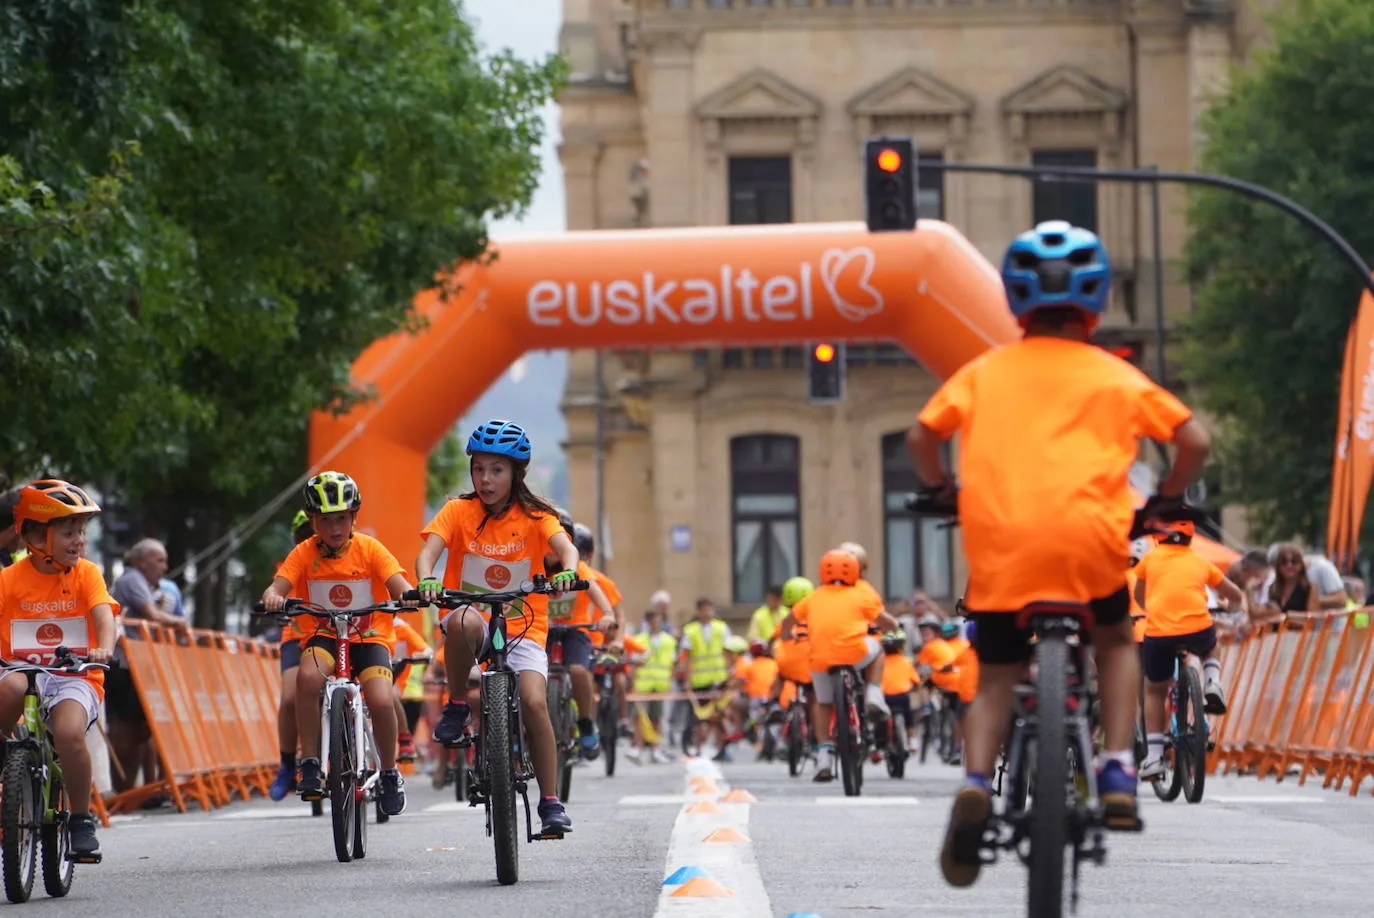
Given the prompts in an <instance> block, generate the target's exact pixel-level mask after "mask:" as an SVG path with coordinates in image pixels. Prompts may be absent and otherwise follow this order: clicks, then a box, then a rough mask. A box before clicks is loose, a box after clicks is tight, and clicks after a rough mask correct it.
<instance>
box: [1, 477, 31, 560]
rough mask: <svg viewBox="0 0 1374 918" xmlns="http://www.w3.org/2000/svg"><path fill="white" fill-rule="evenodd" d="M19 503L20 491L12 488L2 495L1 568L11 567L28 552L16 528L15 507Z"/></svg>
mask: <svg viewBox="0 0 1374 918" xmlns="http://www.w3.org/2000/svg"><path fill="white" fill-rule="evenodd" d="M17 503H19V489H18V488H11V489H10V490H8V491H5V492H4V493H3V494H0V568H5V567H9V566H10V565H11V564H13V563H14V562H16V561H18V560H19V559H20V558H22V557H24V555H25V554H27V552H25V551H24V550H23V544H22V542H21V541H20V538H19V530H18V529H15V528H14V505H15V504H17Z"/></svg>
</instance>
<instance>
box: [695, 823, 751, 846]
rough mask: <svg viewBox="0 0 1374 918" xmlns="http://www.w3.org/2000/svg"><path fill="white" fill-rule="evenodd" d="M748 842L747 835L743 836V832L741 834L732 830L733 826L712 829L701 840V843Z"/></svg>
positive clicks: (736, 830) (734, 829) (737, 830)
mask: <svg viewBox="0 0 1374 918" xmlns="http://www.w3.org/2000/svg"><path fill="white" fill-rule="evenodd" d="M748 840H749V836H748V835H745V834H744V833H743V832H741V831H740V830H739V829H736V828H734V827H733V826H724V827H723V828H719V829H713V830H712V831H711V832H710V833H708V834H707V836H706V837H705V838H703V839H702V841H704V842H747V841H748Z"/></svg>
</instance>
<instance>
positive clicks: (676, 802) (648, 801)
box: [619, 794, 695, 806]
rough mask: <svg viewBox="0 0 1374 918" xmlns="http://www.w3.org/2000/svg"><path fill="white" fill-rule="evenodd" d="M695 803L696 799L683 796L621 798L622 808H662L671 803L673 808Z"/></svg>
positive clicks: (640, 795)
mask: <svg viewBox="0 0 1374 918" xmlns="http://www.w3.org/2000/svg"><path fill="white" fill-rule="evenodd" d="M694 801H695V798H693V797H684V796H683V795H682V794H631V795H629V796H628V797H621V798H620V801H619V803H620V805H621V806H662V805H665V804H669V803H671V804H672V805H673V806H682V805H683V804H684V803H692V802H694Z"/></svg>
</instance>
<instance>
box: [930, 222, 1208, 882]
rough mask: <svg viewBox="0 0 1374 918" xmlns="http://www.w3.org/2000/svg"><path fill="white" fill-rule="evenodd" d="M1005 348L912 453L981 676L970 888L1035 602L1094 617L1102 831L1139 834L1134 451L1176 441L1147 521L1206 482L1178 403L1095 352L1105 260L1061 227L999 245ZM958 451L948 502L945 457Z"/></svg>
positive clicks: (950, 846) (958, 812)
mask: <svg viewBox="0 0 1374 918" xmlns="http://www.w3.org/2000/svg"><path fill="white" fill-rule="evenodd" d="M1002 279H1003V282H1004V284H1005V287H1006V292H1007V297H1008V301H1009V305H1010V307H1011V311H1012V314H1013V315H1015V316H1016V318H1017V320H1018V321H1019V323H1020V325H1021V327H1022V328H1023V329H1024V332H1025V334H1024V337H1023V338H1022V339H1021V340H1020V341H1017V342H1014V343H1011V344H1007V345H1003V346H1001V347H996V348H993V349H992V350H991V351H989V352H987V353H985V354H983V355H982V356H980V357H978V358H977V359H975V360H973V361H971V362H970V363H968V364H966V365H965V366H963V367H962V368H960V369H959V370H958V371H957V372H955V373H954V374H953V375H952V376H951V377H950V378H949V379H948V380H947V381H946V382H945V384H944V385H943V386H941V387H940V390H939V391H938V392H936V393H935V395H934V396H933V397H932V398H931V399H930V401H929V402H928V403H927V404H926V406H925V407H924V408H923V409H922V411H921V413H920V416H919V419H918V422H917V423H916V425H915V426H914V427H912V429H911V432H910V433H909V434H908V437H907V449H908V452H909V453H910V455H911V460H912V463H913V464H914V466H915V468H916V472H917V474H918V476H919V477H920V478H921V479H922V481H923V482H924V483H925V484H926V485H927V486H928V487H929V488H930V490H931V492H934V493H935V494H937V495H938V496H939V497H941V498H944V499H952V498H954V497H955V496H956V495H957V500H958V512H959V518H960V522H961V524H962V526H963V531H964V551H965V555H966V557H967V559H968V566H969V589H968V595H967V597H966V599H965V602H966V604H967V606H968V609H969V613H968V615H969V618H971V619H972V621H973V622H974V623H975V625H976V628H975V640H976V644H975V645H974V650H975V651H976V652H977V654H978V659H979V662H980V672H979V682H978V688H977V694H976V696H975V698H974V702H973V704H972V706H971V707H970V709H969V711H968V714H967V715H966V717H965V723H964V732H965V757H964V762H965V772H966V773H967V781H966V783H965V785H964V787H963V788H962V789H961V790H960V791H959V792H958V794H957V795H956V796H955V799H954V806H953V812H952V814H951V817H950V823H949V829H948V831H947V833H946V835H945V842H944V845H943V847H942V850H941V853H940V866H941V869H942V870H943V872H944V875H945V879H946V880H947V881H949V883H951V884H952V885H955V886H968V885H970V884H971V883H973V882H974V881H975V880H976V879H977V878H978V872H979V869H980V866H981V863H980V861H979V859H978V857H977V849H978V847H979V842H978V841H976V840H975V839H980V838H981V829H982V827H983V826H984V825H985V824H986V822H987V820H988V818H989V816H990V814H991V810H992V799H991V788H990V785H989V775H990V774H991V773H992V768H993V765H994V762H995V759H996V756H997V753H998V750H999V749H1000V748H1001V746H1002V742H1003V739H1004V735H1005V733H1006V728H1007V725H1008V724H1009V723H1010V722H1011V712H1012V692H1013V688H1014V687H1015V685H1016V683H1017V682H1018V681H1019V680H1020V679H1021V677H1022V675H1023V673H1024V669H1025V664H1026V663H1027V661H1028V660H1029V659H1030V656H1031V646H1030V637H1031V635H1030V633H1029V631H1028V630H1023V629H1020V628H1018V627H1017V625H1016V618H1015V613H1016V612H1017V611H1019V610H1020V609H1022V608H1024V607H1025V606H1027V605H1028V604H1030V603H1033V602H1036V601H1041V600H1044V601H1060V602H1076V603H1082V604H1084V605H1086V606H1088V607H1089V608H1090V609H1091V612H1092V615H1093V628H1092V629H1091V641H1092V644H1093V647H1094V652H1095V656H1096V660H1097V667H1098V688H1099V693H1100V695H1101V703H1102V719H1103V727H1104V731H1105V734H1106V744H1105V750H1104V752H1103V754H1102V755H1101V756H1100V758H1099V761H1098V763H1097V777H1098V790H1099V793H1100V795H1101V798H1102V804H1103V810H1104V821H1105V823H1106V825H1107V827H1108V828H1111V829H1127V830H1132V829H1139V828H1140V826H1141V823H1140V817H1139V814H1138V812H1137V807H1136V788H1137V785H1138V781H1137V778H1136V773H1135V761H1134V753H1133V749H1132V746H1133V740H1134V733H1135V722H1136V699H1137V695H1138V693H1139V691H1140V661H1139V655H1138V653H1137V651H1136V647H1135V642H1134V640H1133V639H1132V636H1131V624H1130V617H1129V610H1130V599H1129V597H1128V595H1127V591H1126V567H1127V560H1128V545H1129V543H1130V539H1129V535H1130V531H1131V524H1132V521H1133V518H1134V509H1133V508H1134V499H1133V494H1132V491H1131V488H1130V485H1129V483H1128V482H1127V472H1128V470H1129V469H1130V466H1131V464H1132V463H1133V462H1134V461H1135V459H1136V456H1137V454H1138V451H1139V441H1140V439H1141V438H1144V437H1150V438H1154V439H1156V440H1161V441H1166V440H1172V441H1173V442H1174V443H1175V444H1176V445H1177V456H1176V457H1175V461H1174V465H1173V468H1172V470H1171V471H1170V473H1169V475H1168V477H1167V478H1166V479H1165V480H1164V481H1163V482H1162V483H1161V484H1160V486H1159V493H1158V494H1157V495H1156V496H1155V497H1153V498H1151V500H1150V502H1149V506H1150V507H1151V508H1159V509H1161V510H1162V509H1165V508H1166V507H1167V506H1169V505H1174V506H1177V505H1179V504H1180V503H1181V501H1182V497H1181V495H1182V493H1183V489H1184V488H1185V487H1186V486H1187V485H1188V483H1189V482H1190V481H1191V480H1192V479H1193V478H1194V477H1195V476H1196V475H1197V473H1198V472H1199V471H1200V470H1201V468H1202V464H1203V460H1204V459H1205V457H1206V455H1207V451H1208V448H1209V441H1208V437H1207V433H1206V431H1205V430H1204V429H1203V428H1202V426H1201V424H1199V423H1198V422H1197V421H1196V420H1195V419H1194V418H1193V416H1192V413H1191V412H1190V411H1189V410H1188V408H1187V407H1185V406H1184V405H1183V403H1182V402H1180V401H1179V400H1178V399H1177V398H1175V397H1174V396H1173V395H1171V394H1170V393H1168V392H1167V391H1165V390H1164V389H1162V388H1160V387H1159V386H1157V385H1156V384H1155V383H1153V382H1151V381H1150V380H1149V379H1148V378H1147V377H1146V376H1145V374H1143V373H1141V372H1140V371H1139V370H1137V369H1135V368H1134V367H1132V366H1131V365H1130V364H1129V363H1127V362H1125V361H1124V360H1121V359H1119V358H1117V357H1113V356H1112V355H1110V354H1108V353H1107V352H1106V351H1104V350H1102V349H1100V348H1098V347H1095V346H1093V345H1092V344H1091V343H1090V337H1091V335H1092V332H1093V330H1094V329H1095V328H1096V326H1097V323H1098V319H1099V318H1100V317H1101V315H1102V312H1103V310H1105V309H1106V307H1107V294H1108V290H1109V287H1110V282H1111V274H1110V268H1109V267H1108V264H1107V253H1106V251H1105V250H1104V248H1103V246H1102V243H1101V242H1100V241H1099V240H1098V238H1097V236H1096V235H1094V234H1093V233H1091V232H1089V231H1087V230H1084V229H1079V228H1076V227H1072V226H1070V225H1069V224H1068V223H1066V222H1064V221H1060V220H1055V221H1049V222H1045V223H1041V224H1040V225H1039V226H1037V227H1036V228H1035V229H1033V230H1031V231H1029V232H1027V233H1023V234H1022V235H1021V236H1019V237H1017V239H1016V240H1015V241H1014V242H1012V244H1011V246H1010V248H1009V249H1008V251H1007V255H1006V258H1005V260H1004V262H1003V267H1002ZM956 433H958V434H960V441H961V449H960V451H959V481H960V485H961V486H959V487H956V485H955V483H954V479H953V478H951V477H950V474H949V472H948V471H947V470H946V468H945V466H944V462H943V459H942V457H941V450H940V447H941V444H942V443H943V442H944V441H946V440H948V439H949V438H950V437H951V436H953V435H954V434H956Z"/></svg>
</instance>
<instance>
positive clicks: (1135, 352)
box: [1106, 342, 1141, 366]
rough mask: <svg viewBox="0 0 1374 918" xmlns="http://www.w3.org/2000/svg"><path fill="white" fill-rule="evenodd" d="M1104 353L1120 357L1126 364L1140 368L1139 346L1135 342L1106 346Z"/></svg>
mask: <svg viewBox="0 0 1374 918" xmlns="http://www.w3.org/2000/svg"><path fill="white" fill-rule="evenodd" d="M1106 351H1107V353H1109V354H1111V355H1112V356H1113V357H1120V358H1121V359H1122V360H1124V361H1126V362H1127V363H1131V364H1134V365H1136V366H1140V357H1141V354H1140V345H1139V344H1138V343H1136V342H1126V343H1124V344H1112V345H1107V346H1106Z"/></svg>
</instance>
